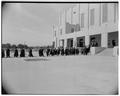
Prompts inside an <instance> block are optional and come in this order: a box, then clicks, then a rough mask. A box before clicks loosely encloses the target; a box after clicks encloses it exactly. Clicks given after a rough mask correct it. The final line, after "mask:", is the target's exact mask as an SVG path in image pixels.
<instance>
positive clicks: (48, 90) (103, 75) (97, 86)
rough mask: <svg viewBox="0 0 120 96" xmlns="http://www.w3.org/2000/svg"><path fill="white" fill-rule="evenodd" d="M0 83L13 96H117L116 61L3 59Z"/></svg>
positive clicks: (102, 58) (106, 58)
mask: <svg viewBox="0 0 120 96" xmlns="http://www.w3.org/2000/svg"><path fill="white" fill-rule="evenodd" d="M2 80H3V85H4V86H6V87H5V88H7V89H8V90H9V92H10V93H14V94H116V93H117V91H118V57H113V56H82V55H78V56H54V57H33V58H30V57H26V58H4V59H2Z"/></svg>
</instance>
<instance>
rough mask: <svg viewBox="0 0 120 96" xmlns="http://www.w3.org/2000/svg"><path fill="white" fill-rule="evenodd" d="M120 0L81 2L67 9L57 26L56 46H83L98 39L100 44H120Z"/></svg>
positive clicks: (55, 28)
mask: <svg viewBox="0 0 120 96" xmlns="http://www.w3.org/2000/svg"><path fill="white" fill-rule="evenodd" d="M118 15H119V14H118V3H78V4H76V5H75V6H73V7H72V8H69V9H67V10H64V11H63V12H62V13H61V15H60V16H59V24H58V26H56V27H54V30H53V32H54V37H53V38H54V39H53V42H54V45H55V46H54V47H56V48H57V47H64V48H66V47H82V46H83V45H86V46H87V45H89V44H90V42H91V41H92V40H93V39H95V40H96V42H97V44H98V45H97V46H98V47H109V48H110V47H112V41H113V40H114V41H115V42H116V46H117V45H118V21H119V20H118Z"/></svg>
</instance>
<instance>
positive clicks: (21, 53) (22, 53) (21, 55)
mask: <svg viewBox="0 0 120 96" xmlns="http://www.w3.org/2000/svg"><path fill="white" fill-rule="evenodd" d="M20 57H25V50H24V49H21V52H20Z"/></svg>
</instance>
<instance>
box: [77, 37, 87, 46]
mask: <svg viewBox="0 0 120 96" xmlns="http://www.w3.org/2000/svg"><path fill="white" fill-rule="evenodd" d="M84 45H85V36H83V37H77V47H83V46H84Z"/></svg>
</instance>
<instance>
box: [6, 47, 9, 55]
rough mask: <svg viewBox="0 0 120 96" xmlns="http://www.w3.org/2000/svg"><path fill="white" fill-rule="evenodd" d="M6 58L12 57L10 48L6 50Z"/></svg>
mask: <svg viewBox="0 0 120 96" xmlns="http://www.w3.org/2000/svg"><path fill="white" fill-rule="evenodd" d="M6 57H10V49H9V48H8V49H7V50H6Z"/></svg>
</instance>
